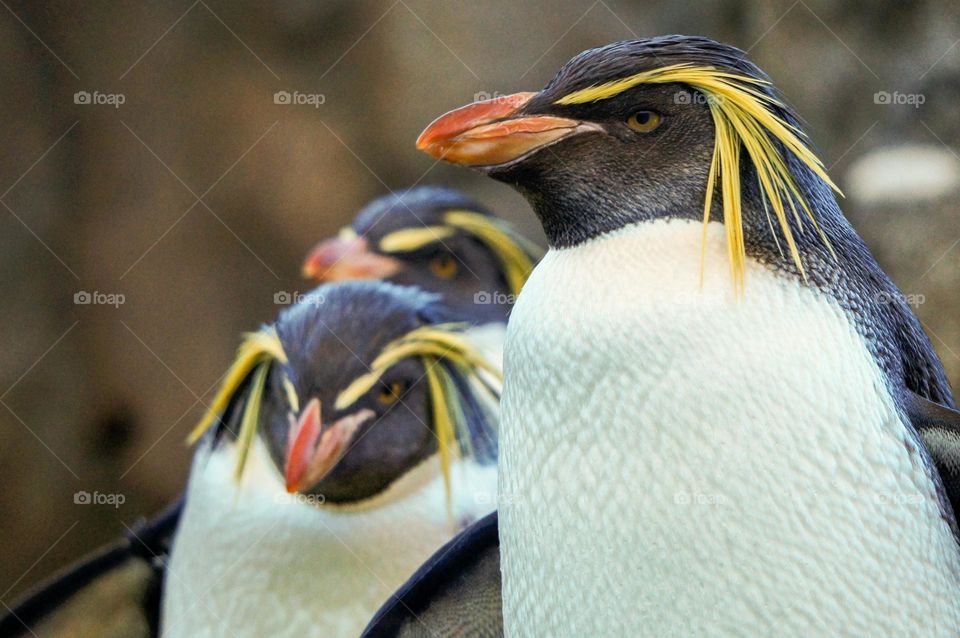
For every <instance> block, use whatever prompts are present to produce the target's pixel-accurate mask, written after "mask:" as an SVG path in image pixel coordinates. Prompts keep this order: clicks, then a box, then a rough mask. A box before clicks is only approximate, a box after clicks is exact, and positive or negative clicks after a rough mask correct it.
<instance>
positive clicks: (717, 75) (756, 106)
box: [555, 64, 842, 290]
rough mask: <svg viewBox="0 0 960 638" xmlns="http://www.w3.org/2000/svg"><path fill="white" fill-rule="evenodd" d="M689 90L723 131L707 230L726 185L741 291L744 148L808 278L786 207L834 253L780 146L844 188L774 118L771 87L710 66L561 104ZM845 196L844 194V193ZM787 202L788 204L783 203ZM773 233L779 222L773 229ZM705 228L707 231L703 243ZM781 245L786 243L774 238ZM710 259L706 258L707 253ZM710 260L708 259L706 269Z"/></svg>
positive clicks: (671, 71) (661, 72) (625, 83)
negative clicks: (670, 87)
mask: <svg viewBox="0 0 960 638" xmlns="http://www.w3.org/2000/svg"><path fill="white" fill-rule="evenodd" d="M673 82H676V83H680V84H686V85H687V86H690V87H692V88H694V89H696V90H697V91H699V92H701V93H702V94H703V95H704V96H705V97H706V100H707V104H708V106H709V107H710V113H711V115H712V116H713V123H714V128H715V130H716V138H715V145H714V149H713V160H712V161H711V164H710V172H709V174H708V176H707V192H706V201H705V203H704V211H703V220H704V226H705V227H706V224H707V223H708V222H709V221H710V209H711V203H712V200H713V192H714V187H715V186H716V182H717V180H719V181H720V192H721V197H722V199H723V217H724V224H725V226H726V233H727V250H728V253H729V256H730V267H731V271H732V273H733V280H734V286H735V287H736V288H737V289H738V290H742V289H743V285H744V281H743V277H744V272H745V260H746V247H745V244H744V237H743V220H742V217H741V184H740V171H739V159H740V150H741V148H742V149H743V150H745V151H746V153H747V155H748V156H749V158H750V160H751V161H752V162H753V165H754V167H755V169H756V171H757V177H758V181H759V184H760V193H761V197H762V199H763V205H764V210H765V212H766V214H767V218H768V220H769V219H770V211H769V209H768V208H767V205H768V204H769V206H770V207H772V208H773V213H774V216H775V217H776V218H777V221H778V223H779V226H780V231H781V232H782V233H783V237H784V239H785V240H786V243H787V247H788V249H789V251H790V255H791V258H792V259H793V262H794V264H796V266H797V269H798V270H799V271H800V273H801V274H802V275H803V276H804V277H806V273H805V271H804V268H803V263H802V262H801V259H800V253H799V250H798V249H797V244H796V241H795V239H794V236H793V232H792V231H791V229H790V225H789V220H788V215H787V211H786V206H789V208H790V210H791V212H792V213H793V215H794V218H795V220H796V221H797V223H798V225H799V224H800V223H801V217H800V214H799V213H798V211H797V209H796V205H795V202H797V203H799V205H800V208H802V209H803V211H804V213H805V214H806V217H807V218H808V219H809V220H810V221H811V222H812V223H813V225H814V227H815V228H816V230H817V232H818V233H819V235H820V237H821V239H822V240H823V242H824V244H825V245H826V246H827V248H828V249H829V250H830V251H831V252H832V251H833V248H832V246H831V245H830V242H829V240H828V239H827V237H826V235H825V234H824V233H823V231H822V230H821V228H820V226H819V224H818V222H817V219H816V216H815V215H814V214H813V211H812V210H811V209H810V206H809V204H808V203H807V201H806V200H805V198H804V197H803V196H802V195H801V193H800V188H799V187H798V186H797V183H796V181H795V180H794V178H793V175H791V173H790V170H789V168H788V167H787V163H786V159H785V158H784V157H783V155H782V154H781V153H780V152H779V151H778V149H777V147H776V145H775V144H774V140H777V141H779V142H780V143H781V144H783V146H784V147H785V148H786V149H787V150H789V151H790V152H791V153H793V154H794V155H796V157H797V158H798V159H799V160H800V161H801V162H803V163H804V164H806V165H807V166H808V167H809V168H810V170H812V171H813V172H814V174H816V175H817V176H818V177H819V178H820V179H822V180H823V181H824V182H825V183H826V184H827V185H829V186H830V188H832V189H833V190H835V191H836V192H837V193H840V189H839V188H837V186H836V184H834V183H833V181H832V180H831V179H830V177H829V176H828V175H827V172H826V169H825V168H824V165H823V163H822V162H821V161H820V159H819V158H818V157H817V156H816V155H815V154H814V152H813V151H812V150H811V149H810V147H809V146H807V144H806V143H805V142H804V141H803V138H804V137H805V136H804V134H803V132H802V131H800V130H799V129H798V128H797V127H795V126H793V125H791V124H789V123H788V122H786V121H784V120H783V119H782V118H780V117H779V116H778V115H776V114H775V113H774V112H773V110H772V109H773V108H775V107H781V106H783V105H782V103H781V102H779V100H777V99H776V98H774V97H771V96H769V95H767V94H765V93H763V92H762V91H760V90H759V89H758V88H757V87H758V86H762V85H768V84H770V83H769V82H768V81H766V80H762V79H759V78H753V77H750V76H746V75H742V74H739V73H733V72H727V71H720V70H719V69H716V68H714V67H710V66H697V65H693V64H674V65H670V66H665V67H662V68H659V69H651V70H649V71H643V72H641V73H637V74H635V75H631V76H629V77H626V78H621V79H619V80H613V81H610V82H605V83H603V84H598V85H596V86H591V87H587V88H585V89H580V90H578V91H574V92H573V93H570V94H568V95H565V96H564V97H562V98H560V99H559V100H557V101H556V102H555V104H558V105H571V104H584V103H587V102H595V101H598V100H605V99H608V98H611V97H614V96H615V95H619V94H620V93H622V92H624V91H626V90H628V89H630V88H632V87H634V86H637V85H639V84H666V83H673ZM840 194H841V195H842V193H840ZM784 198H786V202H787V205H786V206H785V204H784ZM771 228H772V222H771ZM705 238H706V228H704V239H705ZM774 240H775V241H776V242H777V246H779V245H780V243H779V240H778V239H777V237H776V234H775V233H774ZM704 254H705V253H704ZM702 263H703V258H701V267H702Z"/></svg>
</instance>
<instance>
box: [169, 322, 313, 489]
mask: <svg viewBox="0 0 960 638" xmlns="http://www.w3.org/2000/svg"><path fill="white" fill-rule="evenodd" d="M286 361H287V355H286V353H285V352H284V350H283V344H281V343H280V337H278V336H277V331H276V330H275V329H274V328H272V327H271V328H265V329H263V330H261V331H259V332H250V333H247V334H245V335H244V337H243V341H242V342H241V343H240V347H239V348H238V349H237V356H236V358H235V359H234V361H233V363H232V364H231V365H230V369H229V370H228V371H227V374H226V377H225V378H224V380H223V384H222V385H221V386H220V390H218V391H217V394H216V396H214V398H213V402H212V403H211V404H210V407H209V408H208V409H207V411H206V412H205V413H204V415H203V418H201V419H200V423H198V424H197V426H196V427H195V428H194V429H193V430H192V431H191V432H190V435H189V436H188V437H187V442H188V443H190V444H191V445H192V444H194V443H196V442H197V441H198V440H199V439H200V437H201V436H203V434H204V433H205V432H206V431H207V430H209V429H210V428H211V427H212V426H213V425H214V424H215V423H216V422H217V420H218V419H219V418H220V415H221V414H222V413H223V411H224V410H225V409H226V408H227V405H229V403H230V401H231V399H233V397H234V395H235V394H236V393H237V390H238V389H239V388H240V386H241V385H243V383H244V382H245V381H246V380H247V379H248V378H249V377H250V375H251V374H253V379H252V382H251V384H250V392H249V396H248V397H247V402H246V405H245V406H244V410H243V416H242V417H241V421H240V432H239V433H238V435H237V446H238V452H239V453H238V462H237V470H236V477H237V478H238V479H239V478H240V473H241V472H242V470H243V465H244V463H245V462H246V458H247V453H248V452H249V449H250V445H251V444H252V443H253V435H254V433H255V432H256V427H257V418H258V416H259V413H260V405H261V402H262V399H263V389H264V387H265V384H266V378H267V372H268V371H269V369H270V366H271V365H272V364H273V363H274V362H280V363H286ZM284 389H285V391H286V393H287V395H288V399H290V400H291V405H292V406H296V405H297V398H296V392H295V391H294V390H293V386H292V385H291V384H290V383H289V380H286V379H284Z"/></svg>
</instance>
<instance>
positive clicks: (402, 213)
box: [303, 186, 539, 324]
mask: <svg viewBox="0 0 960 638" xmlns="http://www.w3.org/2000/svg"><path fill="white" fill-rule="evenodd" d="M538 257H539V250H538V249H537V247H536V246H533V245H532V244H531V243H530V242H528V241H527V240H525V239H524V238H523V237H522V236H520V235H519V234H518V233H517V232H516V231H515V230H514V229H512V228H511V227H510V226H509V224H507V223H506V222H505V221H503V220H502V219H499V218H497V217H495V216H494V215H492V214H491V213H490V211H489V210H487V209H486V208H484V207H483V206H481V205H480V204H478V203H477V202H475V201H473V200H472V199H470V198H469V197H467V196H466V195H464V194H463V193H461V192H459V191H457V190H454V189H451V188H440V187H434V186H421V187H417V188H412V189H410V190H406V191H399V192H396V193H392V194H390V195H385V196H383V197H380V198H378V199H375V200H373V201H372V202H370V203H369V204H367V205H366V206H365V207H364V208H363V209H362V210H361V211H360V212H359V213H358V214H357V216H356V218H355V219H354V220H353V222H352V223H351V225H350V226H348V227H346V228H344V229H343V230H342V231H341V232H340V234H339V235H338V236H337V237H335V238H332V239H327V240H324V241H321V242H320V243H319V244H317V245H316V246H315V247H314V248H313V250H312V251H311V252H310V254H309V255H308V256H307V259H306V261H305V262H304V265H303V272H304V275H305V276H307V277H309V278H311V279H314V280H315V281H317V282H320V283H323V282H331V281H340V280H344V279H383V280H386V281H390V282H393V283H397V284H401V285H413V286H419V287H420V288H422V289H424V290H427V291H430V292H436V293H438V294H439V295H440V296H441V298H442V300H443V303H444V305H446V306H447V307H448V308H450V309H451V310H452V312H453V313H454V315H455V317H456V319H457V320H461V321H467V322H470V323H477V324H479V323H488V322H493V321H500V322H503V321H506V316H507V313H508V311H509V309H510V307H511V305H512V302H513V299H514V298H515V296H516V294H517V293H518V292H519V289H520V286H522V285H523V282H524V281H525V280H526V278H527V276H528V275H529V274H530V271H531V270H532V269H533V263H534V262H535V261H536V259H537V258H538Z"/></svg>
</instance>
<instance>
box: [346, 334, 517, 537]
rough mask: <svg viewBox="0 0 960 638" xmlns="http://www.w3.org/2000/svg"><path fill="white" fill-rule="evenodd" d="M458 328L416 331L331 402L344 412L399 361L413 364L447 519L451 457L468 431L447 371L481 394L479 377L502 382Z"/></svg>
mask: <svg viewBox="0 0 960 638" xmlns="http://www.w3.org/2000/svg"><path fill="white" fill-rule="evenodd" d="M461 327H462V326H460V325H459V324H438V325H433V326H421V327H419V328H416V329H414V330H412V331H410V332H409V333H407V334H406V335H404V336H402V337H400V338H399V339H395V340H394V341H392V342H390V343H388V344H387V345H386V347H384V349H383V351H382V352H381V353H380V354H379V355H378V356H377V358H376V359H374V361H373V363H372V364H371V366H370V371H369V372H368V373H366V374H364V375H361V376H360V377H358V378H357V379H355V380H354V381H353V382H352V383H351V384H350V385H348V386H347V387H346V389H344V390H343V391H342V392H341V393H340V394H339V395H338V396H337V398H336V401H335V402H334V407H335V408H336V409H337V410H343V409H346V408H348V407H350V406H351V405H353V404H354V403H356V402H357V400H359V399H360V397H362V396H363V395H364V394H366V393H367V392H368V391H370V389H371V388H373V387H374V386H375V385H376V384H377V382H379V381H380V378H381V377H383V375H384V374H385V373H386V372H387V370H389V369H390V368H391V367H392V366H394V365H396V364H397V363H399V362H400V361H402V360H404V359H408V358H414V357H416V358H419V359H420V361H421V362H422V363H423V368H424V376H425V377H426V380H427V391H428V392H429V396H430V405H431V411H432V415H433V424H434V432H435V434H436V436H437V450H438V454H439V457H440V470H441V473H442V475H443V481H444V486H445V488H446V507H447V515H448V516H450V517H452V513H453V511H452V507H453V493H452V489H453V486H452V484H451V477H450V466H451V462H452V458H453V457H454V456H461V455H462V452H463V450H462V449H461V443H460V442H461V441H462V442H463V444H464V445H469V444H470V431H469V429H468V424H467V421H466V417H465V416H464V413H463V407H462V404H461V398H460V390H459V388H458V387H457V384H456V383H454V381H453V377H452V376H451V373H450V370H449V369H448V366H451V367H452V368H454V369H456V370H457V371H458V372H459V373H460V374H461V375H462V376H463V377H464V379H466V380H468V381H474V380H475V381H477V384H476V385H477V386H479V387H482V388H486V389H487V390H489V389H490V388H489V384H488V383H487V382H486V381H485V380H484V379H483V377H482V376H481V373H482V372H485V373H487V374H489V375H491V376H492V377H493V378H494V379H496V380H497V381H499V382H502V381H503V376H502V374H501V372H500V370H499V369H497V367H496V366H494V365H493V364H491V363H490V362H489V361H487V360H486V359H485V358H484V357H483V355H481V354H480V352H479V351H477V350H476V349H475V348H474V347H473V346H472V345H471V344H470V343H469V342H468V341H467V340H466V339H465V338H464V337H463V336H462V335H461V334H459V333H457V332H454V331H455V330H458V329H459V328H461ZM451 520H452V518H451Z"/></svg>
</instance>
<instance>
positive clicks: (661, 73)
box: [417, 36, 839, 274]
mask: <svg viewBox="0 0 960 638" xmlns="http://www.w3.org/2000/svg"><path fill="white" fill-rule="evenodd" d="M417 146H418V148H420V149H421V150H424V151H426V152H427V153H429V154H431V155H433V156H434V157H437V158H442V159H445V160H448V161H451V162H454V163H459V164H463V165H467V166H471V167H474V168H477V169H480V170H482V171H485V172H487V173H488V174H489V175H491V176H492V177H494V178H496V179H499V180H502V181H505V182H508V183H510V184H512V185H514V186H515V187H516V188H517V189H518V190H519V191H520V192H521V193H523V194H524V195H525V196H526V197H527V199H528V200H529V201H530V203H531V204H532V206H533V208H534V210H535V212H536V213H537V215H538V217H539V218H540V221H541V223H542V225H543V228H544V231H545V232H546V234H547V237H548V238H549V240H550V243H551V245H553V246H557V247H566V246H571V245H576V244H579V243H582V242H584V241H586V240H589V239H592V238H594V237H597V236H599V235H602V234H605V233H608V232H611V231H614V230H617V229H620V228H622V227H624V226H627V225H630V224H634V223H637V222H642V221H647V220H651V219H658V218H672V217H688V218H692V219H704V218H707V219H712V220H714V221H723V222H724V223H725V225H726V226H727V227H728V241H729V242H730V243H731V246H730V248H731V255H732V256H733V257H734V264H733V266H734V271H737V270H738V269H739V270H740V272H741V274H742V259H743V254H744V246H745V244H746V243H754V242H760V241H763V242H764V243H766V241H767V240H770V244H771V245H772V244H773V243H774V240H778V241H780V242H782V243H783V245H784V250H788V258H789V257H794V258H797V257H798V250H797V243H798V241H799V239H798V235H800V232H799V231H800V230H802V226H810V227H812V228H816V227H817V220H816V217H815V216H814V210H817V209H830V210H817V212H819V213H821V214H823V215H825V216H827V217H830V216H831V215H832V214H833V213H834V212H836V213H839V210H838V209H837V208H836V203H835V201H834V200H833V197H832V194H831V193H830V188H831V187H832V183H831V182H830V181H829V177H827V175H826V172H825V170H824V168H823V166H822V164H821V163H820V161H819V159H817V158H816V156H815V155H814V154H813V152H812V151H811V149H810V148H809V146H808V144H807V141H806V138H805V136H804V134H803V133H802V131H801V130H800V124H799V120H798V119H797V117H796V116H795V115H794V114H793V113H792V112H791V111H790V109H789V108H788V107H787V106H786V105H785V104H784V102H783V100H782V99H781V98H780V96H779V94H778V93H777V91H776V90H775V89H774V88H773V86H772V85H771V84H770V82H769V80H768V79H767V76H766V75H765V74H764V73H763V72H762V71H761V70H760V69H759V68H757V67H756V66H755V65H754V64H753V63H752V62H750V61H749V60H748V59H747V58H746V55H745V54H744V53H743V52H741V51H739V50H738V49H735V48H733V47H730V46H727V45H723V44H720V43H717V42H714V41H712V40H709V39H706V38H699V37H686V36H666V37H658V38H652V39H644V40H630V41H625V42H618V43H615V44H611V45H608V46H604V47H601V48H597V49H592V50H589V51H586V52H584V53H581V54H580V55H578V56H576V57H575V58H573V59H572V60H571V61H570V62H568V63H567V64H566V65H565V66H564V67H563V68H562V69H561V70H560V71H559V72H558V73H557V75H556V77H554V79H553V80H552V81H551V82H550V83H549V84H547V86H546V87H545V88H544V89H543V90H542V91H540V92H537V93H517V94H514V95H509V96H505V97H500V98H494V99H493V100H488V101H485V102H477V103H474V104H470V105H467V106H465V107H462V108H460V109H456V110H454V111H451V112H450V113H448V114H446V115H444V116H441V117H440V118H438V119H437V120H435V121H434V122H433V123H432V124H431V125H430V126H429V127H428V128H427V129H426V130H425V131H424V132H423V133H422V134H421V136H420V138H419V139H418V141H417ZM831 206H832V209H831ZM794 211H796V212H794ZM773 226H779V228H778V233H779V234H780V237H779V238H773V237H772V236H771V229H772V227H773ZM818 231H819V228H817V230H813V231H811V232H810V233H807V235H808V236H809V237H804V239H810V240H815V241H820V240H821V239H822V240H826V237H824V236H823V233H820V232H818ZM811 243H812V242H811ZM797 266H798V268H802V266H800V265H799V261H798V263H797Z"/></svg>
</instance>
